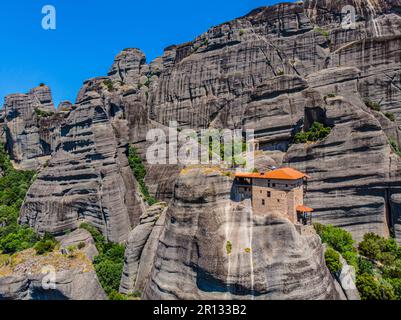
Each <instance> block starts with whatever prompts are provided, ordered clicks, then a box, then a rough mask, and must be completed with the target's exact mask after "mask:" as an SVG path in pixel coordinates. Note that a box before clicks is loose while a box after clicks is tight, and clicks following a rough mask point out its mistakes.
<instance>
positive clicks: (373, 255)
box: [359, 233, 400, 265]
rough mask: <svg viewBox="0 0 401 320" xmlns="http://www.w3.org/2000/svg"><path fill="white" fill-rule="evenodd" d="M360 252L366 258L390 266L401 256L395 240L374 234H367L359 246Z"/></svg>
mask: <svg viewBox="0 0 401 320" xmlns="http://www.w3.org/2000/svg"><path fill="white" fill-rule="evenodd" d="M359 252H360V253H361V254H362V255H364V256H365V257H367V258H369V259H372V260H376V261H380V262H382V263H384V264H385V265H390V264H392V263H394V262H395V260H396V259H397V258H398V257H399V256H400V249H399V246H398V245H397V243H396V242H395V240H394V239H385V238H383V237H380V236H378V235H376V234H374V233H367V234H365V235H364V237H363V241H362V242H361V243H360V244H359Z"/></svg>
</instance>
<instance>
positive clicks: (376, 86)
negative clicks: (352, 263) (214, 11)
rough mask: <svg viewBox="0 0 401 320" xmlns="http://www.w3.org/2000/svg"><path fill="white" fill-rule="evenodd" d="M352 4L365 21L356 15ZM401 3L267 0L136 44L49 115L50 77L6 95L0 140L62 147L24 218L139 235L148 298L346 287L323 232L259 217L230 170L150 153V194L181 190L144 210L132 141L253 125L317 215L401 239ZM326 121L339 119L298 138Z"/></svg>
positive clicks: (127, 273)
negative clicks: (332, 270) (156, 158)
mask: <svg viewBox="0 0 401 320" xmlns="http://www.w3.org/2000/svg"><path fill="white" fill-rule="evenodd" d="M350 6H352V7H350ZM353 10H355V21H354V22H355V23H352V24H351V26H350V25H349V24H347V23H345V24H344V22H347V21H349V20H348V18H349V12H351V14H352V11H353ZM400 12H401V2H400V0H391V1H385V0H366V1H362V0H340V1H332V0H306V1H305V2H297V3H283V4H278V5H274V6H271V7H262V8H258V9H255V10H253V11H252V12H250V13H249V14H247V15H245V16H243V17H240V18H238V19H235V20H233V21H229V22H226V23H223V24H221V25H218V26H215V27H213V28H211V29H210V30H208V31H207V32H205V33H204V34H202V35H200V36H199V37H197V38H196V39H194V40H193V41H190V42H188V43H185V44H181V45H172V46H169V47H167V48H166V49H165V52H164V54H163V56H162V57H159V58H157V59H155V60H154V61H152V62H150V63H149V64H147V63H146V58H145V55H144V53H143V52H141V51H140V50H139V49H125V50H123V51H122V52H121V53H120V54H119V55H118V56H117V57H116V59H115V61H114V63H113V65H112V67H111V68H110V71H109V73H108V76H107V77H101V78H95V79H91V80H88V81H86V82H85V83H84V85H83V87H82V89H81V91H80V92H79V94H78V98H77V101H76V102H75V104H74V105H72V104H68V103H66V104H63V105H62V109H63V111H62V112H61V111H60V112H58V113H56V114H55V115H53V116H51V117H44V118H43V117H42V118H41V116H40V115H43V114H46V113H47V112H49V111H51V112H53V104H52V102H51V98H49V97H50V93H49V91H48V89H47V88H46V87H39V88H37V89H34V90H32V91H31V92H30V93H28V94H26V95H11V96H8V97H7V98H6V102H5V106H4V111H3V112H2V115H1V116H0V123H3V125H4V126H5V128H6V136H3V137H1V139H2V140H6V142H7V146H8V150H9V152H10V155H11V157H12V159H13V160H14V162H15V165H17V166H20V167H23V168H36V167H38V165H39V164H40V163H41V162H43V161H41V159H42V158H43V157H44V156H49V155H52V157H51V159H50V161H49V162H48V163H47V165H46V166H45V168H43V170H42V171H41V172H40V174H39V175H38V178H37V180H36V181H35V183H34V184H33V185H32V187H31V188H30V190H29V192H28V194H27V197H26V199H25V202H24V205H23V207H22V210H21V217H20V221H21V223H24V224H28V225H30V226H32V227H34V228H35V229H36V230H38V231H39V232H41V233H43V232H46V231H47V232H51V233H53V234H56V235H59V234H60V235H61V234H63V233H65V232H66V231H67V230H69V229H72V230H74V229H76V228H77V227H78V226H79V224H80V223H81V222H89V223H91V224H92V225H94V226H95V227H97V228H98V229H99V230H101V231H102V232H103V234H104V235H105V236H106V237H107V238H108V239H109V240H112V241H118V242H124V241H126V240H128V243H127V252H126V265H125V269H124V275H123V280H122V283H121V291H122V292H125V293H128V292H133V291H135V290H139V291H141V292H143V297H144V298H148V299H151V298H160V299H178V298H186V299H209V298H222V297H223V298H251V297H253V298H256V299H264V298H266V299H284V298H285V299H302V298H303V299H330V298H334V299H336V298H340V297H341V296H340V294H339V293H338V292H337V290H336V289H335V285H334V284H333V279H332V278H331V276H330V274H329V273H328V271H327V269H326V268H325V266H324V262H323V255H322V247H321V244H320V242H319V239H318V237H317V236H316V235H305V234H300V233H299V232H298V231H297V230H296V229H295V227H294V226H293V225H292V224H291V223H289V221H286V220H283V219H281V220H280V219H277V218H274V217H265V218H260V217H255V216H253V215H252V212H251V211H250V209H249V205H248V204H247V203H236V202H235V201H233V200H231V199H230V183H231V180H230V178H229V177H228V176H226V175H224V174H222V173H221V172H220V171H219V170H217V171H215V170H214V169H212V168H209V169H199V168H197V169H195V170H192V169H191V170H189V169H184V171H181V170H182V166H181V165H176V164H172V165H168V166H167V165H163V164H158V165H150V164H146V169H147V176H146V178H145V182H146V184H147V185H148V187H149V190H150V192H151V193H152V194H153V195H155V196H156V197H157V198H158V199H159V200H164V201H166V202H169V205H168V209H166V210H164V208H161V207H160V206H155V207H151V208H148V207H147V206H146V204H144V202H143V200H142V198H141V194H140V192H139V190H138V184H137V181H135V179H134V177H133V175H132V172H131V169H130V168H129V166H128V162H127V156H126V152H127V146H128V144H133V145H135V147H136V148H137V150H138V151H139V153H140V155H141V156H142V157H143V158H145V155H146V148H147V146H148V143H147V141H146V134H147V132H148V130H149V129H151V128H160V129H162V130H164V131H165V130H167V129H166V128H167V126H168V125H169V123H170V122H171V121H175V122H177V123H178V130H182V129H185V128H192V129H195V130H200V129H203V128H229V129H238V128H239V129H243V130H245V129H254V130H255V138H256V139H257V140H258V142H259V145H260V148H261V149H262V150H263V151H264V152H266V153H264V156H266V158H263V159H262V160H260V161H261V163H262V164H263V168H269V167H271V166H272V165H274V164H276V165H277V166H280V165H281V164H284V165H290V166H293V167H296V168H298V169H300V170H301V171H303V172H305V173H307V174H308V175H309V176H311V179H310V181H309V183H308V190H307V194H306V204H308V205H310V206H311V207H313V208H314V209H315V217H316V220H317V221H319V222H323V223H327V224H333V225H335V226H340V227H343V228H345V229H347V230H349V231H350V232H352V234H353V236H354V238H355V239H356V240H360V239H361V238H362V236H363V234H365V233H367V232H375V233H377V234H379V235H383V236H388V235H390V233H391V232H392V231H394V234H395V236H396V238H397V240H398V241H399V242H400V243H401V231H400V230H401V227H400V225H401V219H400V208H401V205H400V203H401V201H400V195H401V186H400V181H401V158H400V154H401V153H400V152H399V150H398V148H399V147H398V146H400V145H401V134H400V133H401V132H400V119H401V118H400V117H401V76H400V74H401V14H400ZM351 22H352V21H351ZM49 119H52V120H51V121H49ZM53 119H58V120H57V121H53ZM315 121H318V122H321V123H323V124H324V125H326V126H329V127H330V128H331V133H330V134H329V135H328V136H327V137H326V138H325V139H324V140H322V141H319V142H315V143H307V144H294V137H295V135H296V134H297V133H298V132H300V131H301V130H308V129H310V128H311V126H312V124H313V122H315ZM52 123H55V125H53V124H52ZM169 143H174V142H172V141H170V142H169ZM273 159H274V160H273ZM261 163H258V166H259V165H261ZM180 172H181V173H180ZM163 210H164V211H163ZM159 214H160V218H158V215H159ZM157 218H158V219H157ZM238 226H239V227H238ZM228 243H230V244H231V245H230V246H227V244H228ZM228 247H230V248H231V249H230V250H228V249H227V248H228ZM228 251H230V252H228ZM172 275H173V276H174V281H171V279H172Z"/></svg>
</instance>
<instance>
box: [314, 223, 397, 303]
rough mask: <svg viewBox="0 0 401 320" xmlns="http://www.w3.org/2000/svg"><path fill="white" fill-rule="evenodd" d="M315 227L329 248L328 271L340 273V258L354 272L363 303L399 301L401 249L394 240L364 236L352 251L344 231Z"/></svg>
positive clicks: (350, 241) (351, 241)
mask: <svg viewBox="0 0 401 320" xmlns="http://www.w3.org/2000/svg"><path fill="white" fill-rule="evenodd" d="M314 227H315V229H316V231H317V233H318V234H319V236H320V237H321V239H322V241H323V242H324V243H326V244H327V246H328V249H327V251H326V254H325V258H326V264H327V267H328V268H329V270H330V271H331V272H333V273H335V272H337V271H339V270H340V269H341V267H340V266H339V264H338V263H339V262H340V261H339V259H337V255H338V257H339V254H341V255H342V256H343V257H344V259H345V260H347V262H348V263H349V264H350V265H352V266H353V267H354V268H355V270H356V287H357V289H358V291H359V294H360V296H361V299H362V300H401V247H400V246H399V245H398V244H397V243H396V241H395V240H394V239H392V238H390V239H385V238H383V237H380V236H378V235H376V234H374V233H367V234H365V235H364V237H363V241H362V242H360V243H359V245H358V248H355V247H354V241H353V240H352V237H351V235H350V234H349V233H348V232H347V231H345V230H342V229H340V228H335V227H333V226H323V225H321V224H314ZM336 253H337V254H336Z"/></svg>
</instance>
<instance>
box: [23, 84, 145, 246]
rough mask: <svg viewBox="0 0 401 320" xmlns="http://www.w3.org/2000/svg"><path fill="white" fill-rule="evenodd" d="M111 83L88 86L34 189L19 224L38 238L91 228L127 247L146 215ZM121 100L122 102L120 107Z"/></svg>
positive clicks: (85, 87) (30, 192) (79, 98)
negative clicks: (84, 224)
mask: <svg viewBox="0 0 401 320" xmlns="http://www.w3.org/2000/svg"><path fill="white" fill-rule="evenodd" d="M105 79H106V78H100V79H93V80H89V81H87V82H86V83H85V85H84V87H83V88H82V90H81V92H80V93H79V95H78V99H77V103H76V109H75V110H73V111H72V112H71V113H70V114H69V116H68V118H67V119H66V121H65V124H64V125H63V126H62V127H61V129H60V131H61V138H60V142H59V144H58V145H57V148H56V149H55V152H54V154H53V156H52V158H51V160H50V162H49V164H48V166H47V168H45V169H44V170H43V171H42V172H41V173H40V174H39V176H38V178H37V180H36V181H35V182H34V183H33V185H32V187H31V188H30V190H29V192H28V194H27V196H26V199H25V202H24V204H23V207H22V209H21V216H20V221H21V223H24V224H28V225H30V226H31V227H34V228H35V229H36V230H37V231H39V232H41V233H42V232H51V233H53V234H58V233H62V232H64V231H66V230H70V229H72V230H74V229H76V228H77V227H78V226H79V224H80V223H82V222H89V223H91V224H92V225H94V226H96V227H97V228H98V229H99V230H101V231H102V232H103V233H104V235H105V236H106V237H107V238H108V239H109V240H111V241H116V242H121V241H125V240H126V238H127V236H128V233H129V231H130V230H131V227H132V226H135V225H136V224H137V223H138V220H139V216H140V215H141V208H140V202H139V200H138V199H137V198H136V194H135V189H136V187H135V180H134V177H133V175H132V171H131V169H130V168H129V166H128V161H127V157H126V151H127V150H126V149H127V142H126V139H125V138H124V137H125V136H126V131H127V130H126V121H124V120H121V119H120V118H119V117H120V115H121V113H122V110H121V109H119V108H118V107H116V105H118V104H119V102H118V99H119V98H120V97H119V96H118V95H115V94H113V92H109V91H108V90H107V89H105V84H104V80H105ZM116 100H117V102H116Z"/></svg>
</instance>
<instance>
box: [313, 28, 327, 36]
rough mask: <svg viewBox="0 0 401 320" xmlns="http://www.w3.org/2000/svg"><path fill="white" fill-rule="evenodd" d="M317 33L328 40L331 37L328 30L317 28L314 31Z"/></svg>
mask: <svg viewBox="0 0 401 320" xmlns="http://www.w3.org/2000/svg"><path fill="white" fill-rule="evenodd" d="M314 31H315V32H317V33H319V34H321V35H322V36H323V37H325V38H326V39H329V37H330V32H329V31H327V30H324V29H322V28H321V27H316V28H315V29H314Z"/></svg>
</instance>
